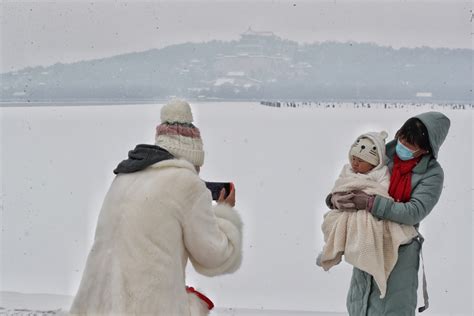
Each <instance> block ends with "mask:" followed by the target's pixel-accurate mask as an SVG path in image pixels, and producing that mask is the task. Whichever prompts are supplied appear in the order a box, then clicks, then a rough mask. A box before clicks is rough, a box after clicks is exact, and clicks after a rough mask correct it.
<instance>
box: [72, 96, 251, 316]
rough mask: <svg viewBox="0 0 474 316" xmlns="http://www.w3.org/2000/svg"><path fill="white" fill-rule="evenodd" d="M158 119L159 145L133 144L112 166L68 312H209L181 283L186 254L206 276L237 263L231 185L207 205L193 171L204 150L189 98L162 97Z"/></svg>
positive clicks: (169, 315)
mask: <svg viewBox="0 0 474 316" xmlns="http://www.w3.org/2000/svg"><path fill="white" fill-rule="evenodd" d="M161 121H162V124H161V125H159V126H158V127H157V129H156V145H138V146H137V147H136V148H135V149H134V150H132V151H130V152H129V159H127V160H124V161H122V162H121V163H120V164H119V165H118V167H117V168H116V169H115V170H114V172H115V173H116V174H117V176H116V178H115V179H114V181H113V183H112V185H111V187H110V189H109V192H108V193H107V195H106V197H105V200H104V203H103V206H102V210H101V212H100V215H99V219H98V224H97V229H96V234H95V240H94V244H93V246H92V249H91V251H90V254H89V257H88V259H87V263H86V267H85V271H84V274H83V277H82V281H81V284H80V287H79V290H78V292H77V295H76V297H75V300H74V302H73V305H72V307H71V310H70V313H71V314H75V315H164V316H173V315H176V316H188V315H190V316H193V315H207V314H208V306H207V304H205V302H204V301H202V300H201V299H200V298H199V297H198V296H197V295H195V293H187V291H186V284H185V267H186V264H187V262H188V258H189V259H190V260H191V262H192V263H193V266H194V268H195V269H196V270H197V271H198V272H199V273H202V274H204V275H207V276H215V275H220V274H224V273H231V272H234V271H235V270H237V269H238V268H239V266H240V263H241V246H242V223H241V220H240V217H239V215H238V214H237V212H236V211H235V210H234V209H233V206H234V204H235V192H234V190H233V189H232V191H231V192H230V194H229V195H228V197H227V198H226V199H224V197H223V195H221V197H220V199H219V201H218V203H217V205H214V206H213V205H212V200H211V193H210V191H209V190H208V189H207V188H206V186H205V184H204V182H203V181H202V180H201V179H200V178H199V176H198V173H199V168H200V166H202V164H203V162H204V152H203V150H202V141H201V137H200V133H199V130H198V129H197V128H196V127H195V126H194V125H193V124H192V121H193V118H192V113H191V109H190V106H189V104H188V103H186V102H184V101H172V102H171V103H169V104H167V105H165V106H164V107H163V108H162V111H161Z"/></svg>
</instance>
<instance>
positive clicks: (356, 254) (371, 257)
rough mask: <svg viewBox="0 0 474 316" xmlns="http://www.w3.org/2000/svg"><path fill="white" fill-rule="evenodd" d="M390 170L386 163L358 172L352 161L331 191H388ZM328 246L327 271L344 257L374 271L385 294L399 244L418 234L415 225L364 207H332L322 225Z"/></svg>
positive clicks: (385, 193) (325, 253) (324, 262)
mask: <svg viewBox="0 0 474 316" xmlns="http://www.w3.org/2000/svg"><path fill="white" fill-rule="evenodd" d="M389 177H390V173H389V171H388V168H387V167H386V166H384V167H382V168H380V169H376V170H373V171H371V172H370V173H368V174H356V173H354V172H353V171H352V169H351V168H350V166H349V165H346V166H344V168H343V170H342V172H341V174H340V176H339V178H338V180H337V181H336V183H335V186H334V188H333V190H332V193H335V192H348V191H354V190H361V191H364V192H365V193H367V194H376V195H381V196H384V197H389V195H388V185H389ZM321 228H322V231H323V233H324V241H325V243H326V244H325V246H324V248H323V251H322V253H321V254H320V256H319V258H318V265H320V266H321V267H322V268H323V269H324V270H325V271H328V270H329V269H330V268H331V267H333V266H334V265H336V264H338V263H339V262H341V257H342V255H344V258H345V261H346V262H348V263H350V264H351V265H353V266H354V267H356V268H358V269H360V270H362V271H365V272H367V273H369V274H371V275H372V276H373V277H374V279H375V282H376V283H377V285H378V287H379V289H380V293H381V295H380V298H384V297H385V293H386V291H387V280H388V277H389V276H390V273H391V272H392V270H393V268H394V266H395V263H396V262H397V260H398V248H399V246H400V245H403V244H406V243H408V242H410V241H411V240H412V239H413V238H414V237H416V236H417V235H418V233H417V231H416V229H415V228H414V227H413V226H408V225H403V224H398V223H395V222H391V221H388V220H379V219H377V218H375V217H374V216H372V214H370V213H369V212H367V211H365V210H358V211H339V210H331V211H329V212H327V213H326V214H325V215H324V221H323V224H322V226H321Z"/></svg>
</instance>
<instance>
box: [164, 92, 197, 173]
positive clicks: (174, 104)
mask: <svg viewBox="0 0 474 316" xmlns="http://www.w3.org/2000/svg"><path fill="white" fill-rule="evenodd" d="M192 122H193V114H192V112H191V107H190V106H189V103H187V102H186V101H182V100H172V101H171V102H169V103H168V104H166V105H165V106H163V108H162V109H161V124H160V125H158V126H157V127H156V135H155V144H156V145H157V146H160V147H162V148H164V149H166V150H167V151H169V152H170V153H171V154H173V155H174V156H175V157H177V158H183V159H186V160H187V161H189V162H190V163H192V164H193V165H194V166H199V167H200V166H202V165H203V163H204V151H203V144H202V139H201V133H200V132H199V129H198V128H197V127H196V126H194V125H193V124H192Z"/></svg>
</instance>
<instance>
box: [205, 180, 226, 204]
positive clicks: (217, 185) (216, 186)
mask: <svg viewBox="0 0 474 316" xmlns="http://www.w3.org/2000/svg"><path fill="white" fill-rule="evenodd" d="M205 183H206V187H207V188H208V189H209V191H211V194H212V199H213V200H214V201H217V200H218V199H219V195H220V194H221V190H222V189H225V196H224V198H227V196H228V195H229V193H230V188H231V186H232V184H231V182H208V181H205Z"/></svg>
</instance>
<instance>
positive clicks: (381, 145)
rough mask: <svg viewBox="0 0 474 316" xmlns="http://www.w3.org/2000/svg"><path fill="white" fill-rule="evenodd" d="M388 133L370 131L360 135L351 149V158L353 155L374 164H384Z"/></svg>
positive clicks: (377, 165)
mask: <svg viewBox="0 0 474 316" xmlns="http://www.w3.org/2000/svg"><path fill="white" fill-rule="evenodd" d="M387 136H388V134H387V132H385V131H382V132H380V133H376V132H370V133H366V134H362V135H361V136H359V137H358V138H357V139H356V141H355V142H354V144H352V146H351V150H350V151H349V160H350V159H351V157H352V156H355V157H357V158H360V159H362V160H364V161H366V162H368V163H370V164H371V165H373V166H376V167H380V166H381V165H383V164H384V158H385V139H386V138H387Z"/></svg>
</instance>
